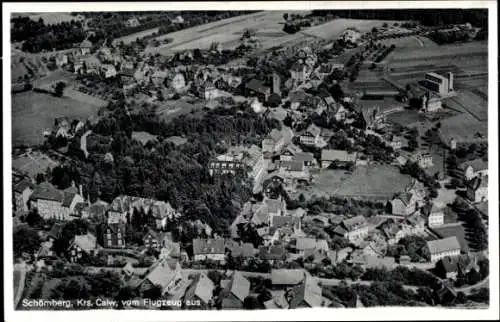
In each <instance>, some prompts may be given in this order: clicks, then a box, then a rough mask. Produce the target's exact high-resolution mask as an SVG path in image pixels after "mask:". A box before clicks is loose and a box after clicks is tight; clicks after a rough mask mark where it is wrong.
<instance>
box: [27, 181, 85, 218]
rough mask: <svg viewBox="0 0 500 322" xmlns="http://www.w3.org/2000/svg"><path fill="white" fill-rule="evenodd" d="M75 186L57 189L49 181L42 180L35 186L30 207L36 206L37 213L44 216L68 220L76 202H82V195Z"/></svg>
mask: <svg viewBox="0 0 500 322" xmlns="http://www.w3.org/2000/svg"><path fill="white" fill-rule="evenodd" d="M77 191H78V190H77V189H76V188H75V187H70V188H68V189H66V190H64V191H61V190H58V189H57V188H55V187H54V186H53V185H52V184H50V183H49V182H42V183H41V184H40V185H38V187H36V188H35V189H34V191H33V193H32V194H31V196H30V198H29V200H30V204H31V207H34V208H37V210H38V214H39V215H40V216H41V217H42V218H44V219H49V218H55V219H59V220H69V219H70V218H69V216H70V215H71V214H73V213H74V208H75V206H76V204H78V203H81V202H83V201H84V200H83V197H82V196H81V194H82V193H81V187H80V193H78V192H77Z"/></svg>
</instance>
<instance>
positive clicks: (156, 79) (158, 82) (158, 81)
mask: <svg viewBox="0 0 500 322" xmlns="http://www.w3.org/2000/svg"><path fill="white" fill-rule="evenodd" d="M167 76H168V72H167V71H165V70H155V71H154V73H153V74H152V75H151V82H152V83H153V84H154V86H156V87H160V86H163V84H164V82H165V78H167Z"/></svg>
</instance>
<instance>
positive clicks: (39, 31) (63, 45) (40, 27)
mask: <svg viewBox="0 0 500 322" xmlns="http://www.w3.org/2000/svg"><path fill="white" fill-rule="evenodd" d="M11 37H12V41H13V42H18V41H23V44H22V47H21V48H22V50H23V51H27V52H30V53H37V52H41V51H44V50H46V51H51V50H53V49H56V50H62V49H68V48H73V47H74V45H75V44H78V43H80V42H82V41H83V40H84V39H85V33H84V31H83V26H82V23H81V22H80V21H75V20H71V21H65V22H60V23H58V24H52V25H47V24H45V23H44V21H43V19H42V18H40V19H39V20H37V21H34V20H31V19H30V18H28V17H17V18H13V19H12V28H11Z"/></svg>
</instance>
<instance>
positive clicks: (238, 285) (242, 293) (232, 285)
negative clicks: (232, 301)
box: [223, 271, 250, 302]
mask: <svg viewBox="0 0 500 322" xmlns="http://www.w3.org/2000/svg"><path fill="white" fill-rule="evenodd" d="M249 293H250V282H249V281H248V280H247V279H246V278H245V277H243V275H242V274H241V273H240V272H238V271H235V272H234V274H233V276H232V278H231V281H230V282H229V284H228V285H227V287H226V288H225V289H224V290H223V294H224V295H226V294H233V295H234V296H235V297H236V298H237V299H238V300H240V301H241V302H243V301H244V300H245V297H247V296H248V294H249ZM223 297H224V296H223Z"/></svg>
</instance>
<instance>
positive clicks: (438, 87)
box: [425, 72, 453, 95]
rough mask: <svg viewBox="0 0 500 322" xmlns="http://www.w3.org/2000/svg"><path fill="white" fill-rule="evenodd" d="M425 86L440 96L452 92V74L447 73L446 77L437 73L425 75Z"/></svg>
mask: <svg viewBox="0 0 500 322" xmlns="http://www.w3.org/2000/svg"><path fill="white" fill-rule="evenodd" d="M425 86H426V87H427V88H429V89H431V90H433V91H435V92H437V93H439V94H441V95H445V94H448V93H450V92H453V73H451V72H448V73H447V74H446V77H445V76H442V75H439V74H437V73H432V72H431V73H427V74H425Z"/></svg>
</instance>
